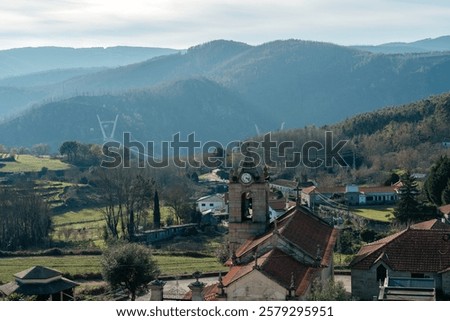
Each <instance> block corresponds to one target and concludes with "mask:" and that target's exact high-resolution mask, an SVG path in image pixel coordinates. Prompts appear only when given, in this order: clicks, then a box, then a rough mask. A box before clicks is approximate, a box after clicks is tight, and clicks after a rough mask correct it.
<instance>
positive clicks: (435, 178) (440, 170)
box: [425, 156, 450, 206]
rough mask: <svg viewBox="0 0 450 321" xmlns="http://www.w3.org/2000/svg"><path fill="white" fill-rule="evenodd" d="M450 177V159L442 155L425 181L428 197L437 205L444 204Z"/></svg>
mask: <svg viewBox="0 0 450 321" xmlns="http://www.w3.org/2000/svg"><path fill="white" fill-rule="evenodd" d="M449 179H450V159H449V158H448V157H447V156H444V157H441V158H440V159H439V160H438V161H437V162H436V164H435V165H434V166H433V167H432V168H431V171H430V175H429V176H428V178H427V180H426V182H425V192H426V195H427V197H428V199H429V200H430V201H431V202H432V203H433V204H435V205H436V206H440V205H442V201H443V192H444V190H445V189H446V187H447V185H448V181H449Z"/></svg>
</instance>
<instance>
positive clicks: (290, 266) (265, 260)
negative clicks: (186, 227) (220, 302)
mask: <svg viewBox="0 0 450 321" xmlns="http://www.w3.org/2000/svg"><path fill="white" fill-rule="evenodd" d="M255 269H257V270H258V271H260V272H261V273H263V274H264V275H265V276H267V277H268V278H269V279H271V280H273V281H275V282H276V283H278V284H280V285H281V286H283V287H284V288H286V289H289V288H290V287H291V282H292V276H293V277H294V279H293V281H294V283H293V286H294V287H293V289H294V290H295V294H296V295H298V296H301V295H303V294H305V292H306V290H307V289H308V288H309V286H310V284H311V282H312V280H313V277H314V276H315V275H316V273H318V271H320V268H316V267H312V266H308V265H306V264H303V263H301V262H299V261H297V260H296V259H294V258H293V257H292V256H290V255H289V254H287V253H286V252H284V251H282V250H280V249H277V248H275V249H273V250H271V251H269V252H267V253H265V254H264V255H262V256H260V257H258V258H257V259H256V260H253V261H250V262H249V263H247V264H245V265H237V266H232V267H231V269H230V271H229V272H228V273H227V275H225V277H224V278H223V281H222V282H223V285H224V286H228V285H229V284H231V283H233V282H235V281H237V280H238V279H240V278H242V277H244V276H246V275H247V274H249V273H251V272H252V271H254V270H255Z"/></svg>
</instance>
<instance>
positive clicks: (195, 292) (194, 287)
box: [188, 271, 205, 301]
mask: <svg viewBox="0 0 450 321" xmlns="http://www.w3.org/2000/svg"><path fill="white" fill-rule="evenodd" d="M201 275H202V274H201V273H200V272H198V271H197V272H195V273H194V274H192V276H193V277H194V278H195V279H196V281H194V282H192V283H191V284H189V285H188V287H189V289H191V291H192V301H203V295H202V292H203V289H204V288H205V283H203V282H200V281H199V280H198V279H199V278H200V276H201Z"/></svg>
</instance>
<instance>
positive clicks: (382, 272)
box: [377, 264, 387, 283]
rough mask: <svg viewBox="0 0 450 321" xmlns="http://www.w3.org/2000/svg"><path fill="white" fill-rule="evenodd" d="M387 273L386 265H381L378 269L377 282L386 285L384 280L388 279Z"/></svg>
mask: <svg viewBox="0 0 450 321" xmlns="http://www.w3.org/2000/svg"><path fill="white" fill-rule="evenodd" d="M386 275H387V272H386V268H385V267H384V265H382V264H381V265H380V266H378V267H377V282H379V283H384V279H385V278H386Z"/></svg>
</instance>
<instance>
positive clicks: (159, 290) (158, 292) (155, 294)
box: [148, 279, 166, 301]
mask: <svg viewBox="0 0 450 321" xmlns="http://www.w3.org/2000/svg"><path fill="white" fill-rule="evenodd" d="M165 284H166V282H164V281H161V280H158V279H156V280H153V281H152V282H150V284H149V285H148V287H149V288H150V301H163V289H164V285H165Z"/></svg>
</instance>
